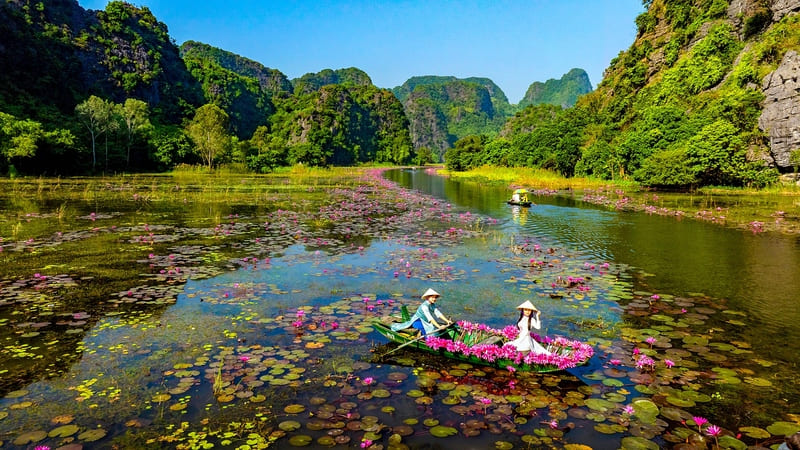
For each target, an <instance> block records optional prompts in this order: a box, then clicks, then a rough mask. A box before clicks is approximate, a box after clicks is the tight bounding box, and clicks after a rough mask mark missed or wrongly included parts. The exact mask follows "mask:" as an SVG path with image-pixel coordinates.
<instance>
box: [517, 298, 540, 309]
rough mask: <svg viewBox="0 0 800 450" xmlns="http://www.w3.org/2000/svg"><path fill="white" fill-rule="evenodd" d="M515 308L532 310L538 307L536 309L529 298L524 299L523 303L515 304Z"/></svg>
mask: <svg viewBox="0 0 800 450" xmlns="http://www.w3.org/2000/svg"><path fill="white" fill-rule="evenodd" d="M517 309H530V310H533V311H538V309H536V307H535V306H533V303H531V301H530V300H525V303H523V304H521V305H519V306H517Z"/></svg>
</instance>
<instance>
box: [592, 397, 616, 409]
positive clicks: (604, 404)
mask: <svg viewBox="0 0 800 450" xmlns="http://www.w3.org/2000/svg"><path fill="white" fill-rule="evenodd" d="M586 406H588V407H589V408H591V409H594V410H595V411H600V412H606V411H608V410H611V409H614V406H615V405H614V403H612V402H610V401H608V400H603V399H601V398H590V399H587V400H586Z"/></svg>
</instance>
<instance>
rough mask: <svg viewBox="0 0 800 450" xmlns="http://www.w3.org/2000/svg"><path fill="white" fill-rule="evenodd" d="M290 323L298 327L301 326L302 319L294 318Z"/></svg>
mask: <svg viewBox="0 0 800 450" xmlns="http://www.w3.org/2000/svg"><path fill="white" fill-rule="evenodd" d="M292 325H294V327H295V328H300V327H302V326H303V321H302V320H295V321H294V322H292Z"/></svg>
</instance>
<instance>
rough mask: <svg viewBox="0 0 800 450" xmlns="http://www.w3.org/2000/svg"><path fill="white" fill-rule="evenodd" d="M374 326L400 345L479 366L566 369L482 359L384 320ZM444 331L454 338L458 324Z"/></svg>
mask: <svg viewBox="0 0 800 450" xmlns="http://www.w3.org/2000/svg"><path fill="white" fill-rule="evenodd" d="M372 327H373V328H374V329H375V331H377V332H378V333H380V334H381V335H383V336H384V337H386V338H387V339H389V340H390V341H392V342H394V343H397V344H400V345H405V348H414V349H417V350H421V351H424V352H427V353H431V354H434V355H439V356H442V357H444V358H447V359H452V360H455V361H461V362H466V363H469V364H474V365H479V366H487V367H495V368H498V369H509V368H511V369H512V370H519V371H521V372H537V373H547V372H558V371H561V370H564V369H561V368H559V367H556V366H540V365H532V364H524V363H521V364H517V363H515V362H514V361H512V360H510V359H498V360H495V361H487V360H485V359H481V358H478V357H476V356H472V355H465V354H463V353H458V352H450V351H447V350H445V349H441V348H440V349H434V348H431V347H429V346H428V345H426V344H425V338H422V339H418V340H415V339H416V336H409V335H407V334H405V333H400V332H397V331H394V330H392V329H391V328H390V327H389V326H388V325H386V324H385V323H383V322H379V321H375V322H373V323H372ZM443 333H444V334H443V335H442V336H440V337H449V338H451V339H452V338H455V337H456V336H457V335H458V334H459V330H458V329H457V325H454V326H453V327H451V328H447V329H445V330H444V332H443ZM410 341H413V342H410Z"/></svg>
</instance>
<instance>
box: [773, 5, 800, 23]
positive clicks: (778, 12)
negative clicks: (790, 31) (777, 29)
mask: <svg viewBox="0 0 800 450" xmlns="http://www.w3.org/2000/svg"><path fill="white" fill-rule="evenodd" d="M769 9H770V10H771V11H772V21H773V22H777V21H779V20H781V19H782V18H783V16H785V15H787V14H789V13H791V12H794V11H800V0H772V5H770V8H769Z"/></svg>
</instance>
